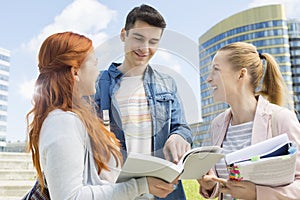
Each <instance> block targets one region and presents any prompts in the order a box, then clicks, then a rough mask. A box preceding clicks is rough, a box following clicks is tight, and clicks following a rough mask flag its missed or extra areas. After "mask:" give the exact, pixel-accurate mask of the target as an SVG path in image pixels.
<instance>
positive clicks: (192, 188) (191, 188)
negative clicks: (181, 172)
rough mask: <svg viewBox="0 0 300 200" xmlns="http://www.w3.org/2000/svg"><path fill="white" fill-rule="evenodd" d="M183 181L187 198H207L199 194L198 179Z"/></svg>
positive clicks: (198, 199) (202, 199)
mask: <svg viewBox="0 0 300 200" xmlns="http://www.w3.org/2000/svg"><path fill="white" fill-rule="evenodd" d="M182 183H183V187H184V192H185V195H186V199H187V200H205V198H203V197H202V196H201V195H200V194H199V184H198V182H197V181H196V180H183V181H182Z"/></svg>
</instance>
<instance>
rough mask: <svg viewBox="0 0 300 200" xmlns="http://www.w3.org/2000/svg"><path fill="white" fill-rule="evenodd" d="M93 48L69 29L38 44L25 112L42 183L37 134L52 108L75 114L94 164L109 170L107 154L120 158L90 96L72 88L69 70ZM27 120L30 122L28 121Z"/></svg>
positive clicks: (88, 40)
mask: <svg viewBox="0 0 300 200" xmlns="http://www.w3.org/2000/svg"><path fill="white" fill-rule="evenodd" d="M92 49H93V47H92V41H91V40H90V39H88V38H86V37H85V36H83V35H79V34H76V33H72V32H64V33H56V34H53V35H51V36H49V37H48V38H47V39H46V40H45V41H44V42H43V44H42V46H41V48H40V52H39V56H38V61H39V64H38V67H39V72H40V74H39V76H38V78H37V80H36V83H35V93H34V95H33V108H32V110H31V111H30V112H29V113H28V114H27V116H26V118H27V124H28V143H27V149H28V151H31V153H32V160H33V164H34V166H35V168H36V170H37V174H38V178H39V180H40V182H41V184H42V186H43V187H44V184H43V183H44V181H43V176H42V170H41V166H40V159H39V137H40V130H41V127H42V124H43V122H44V120H45V118H46V117H47V115H48V114H49V112H51V111H53V110H54V109H61V110H63V111H71V112H74V113H76V114H77V115H78V117H79V118H80V119H81V121H82V122H83V124H84V125H85V127H86V130H87V133H88V135H89V137H90V140H91V145H92V151H93V155H94V159H95V162H96V164H97V166H98V173H100V172H101V170H102V169H105V170H109V168H108V166H107V164H106V163H107V162H108V161H109V160H110V158H111V155H113V156H114V159H115V160H116V162H117V166H118V165H119V164H120V162H122V159H121V157H122V154H121V153H120V150H119V142H118V140H117V139H116V137H115V135H114V134H113V133H111V132H109V131H107V129H106V128H105V127H104V125H103V124H102V122H101V120H100V119H99V118H98V117H97V115H96V114H95V110H94V108H93V106H94V104H93V101H92V100H91V99H89V100H87V99H86V98H82V97H81V96H80V95H79V93H78V91H76V89H75V88H74V83H75V81H74V76H73V74H72V70H74V71H77V70H78V69H79V68H80V66H81V64H82V63H83V61H84V59H85V58H86V57H87V55H88V53H89V52H90V51H91V50H92ZM30 119H32V120H31V122H29V121H30Z"/></svg>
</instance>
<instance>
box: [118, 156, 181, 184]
mask: <svg viewBox="0 0 300 200" xmlns="http://www.w3.org/2000/svg"><path fill="white" fill-rule="evenodd" d="M182 171H183V168H182V166H179V165H176V164H174V163H172V162H169V161H167V160H164V159H161V158H158V157H154V156H149V155H144V154H137V153H130V154H129V155H128V157H127V159H126V161H125V163H124V165H123V167H122V170H121V172H120V175H119V177H118V179H117V182H123V181H127V180H129V179H130V178H139V177H145V176H152V177H156V178H160V179H163V180H164V181H166V182H169V183H170V182H172V181H173V180H174V179H175V178H177V177H178V175H179V174H181V173H182Z"/></svg>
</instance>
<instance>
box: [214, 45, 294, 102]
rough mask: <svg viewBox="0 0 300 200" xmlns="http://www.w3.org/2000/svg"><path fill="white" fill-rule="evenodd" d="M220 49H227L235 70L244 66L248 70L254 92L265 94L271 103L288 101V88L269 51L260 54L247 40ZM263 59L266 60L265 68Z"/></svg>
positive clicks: (228, 58) (229, 59)
mask: <svg viewBox="0 0 300 200" xmlns="http://www.w3.org/2000/svg"><path fill="white" fill-rule="evenodd" d="M219 51H226V53H227V60H228V61H229V62H230V63H231V64H232V66H233V70H240V69H242V68H246V69H247V70H248V72H249V74H250V75H251V81H250V82H251V86H252V89H253V93H254V94H260V95H263V96H264V97H266V98H267V99H268V100H269V101H270V102H271V103H274V104H277V105H279V106H283V105H286V104H287V103H288V102H287V101H288V99H287V98H286V95H287V94H288V90H287V87H286V84H285V82H284V79H283V77H282V74H281V72H280V70H279V66H278V64H277V63H276V61H275V59H274V58H273V56H271V55H270V54H268V53H262V54H260V53H258V52H257V49H256V47H255V46H254V45H252V44H249V43H245V42H235V43H231V44H228V45H226V46H224V47H222V48H220V49H219ZM263 60H265V61H266V66H265V68H266V69H265V70H264V68H263ZM264 71H265V72H264ZM262 78H263V80H262ZM260 83H261V85H260Z"/></svg>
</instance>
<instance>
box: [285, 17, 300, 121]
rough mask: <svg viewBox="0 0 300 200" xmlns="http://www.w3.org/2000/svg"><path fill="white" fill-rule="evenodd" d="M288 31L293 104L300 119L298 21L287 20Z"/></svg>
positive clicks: (299, 35)
mask: <svg viewBox="0 0 300 200" xmlns="http://www.w3.org/2000/svg"><path fill="white" fill-rule="evenodd" d="M288 33H289V42H290V54H291V63H292V79H293V91H294V106H295V110H296V111H297V112H296V113H297V117H298V120H300V22H299V21H297V20H289V21H288Z"/></svg>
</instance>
